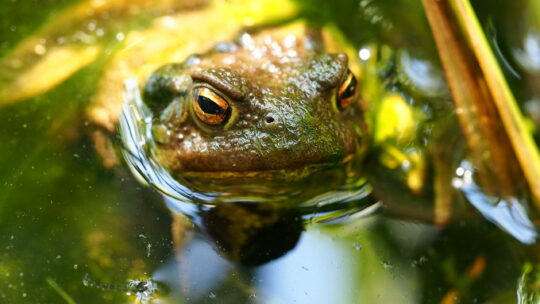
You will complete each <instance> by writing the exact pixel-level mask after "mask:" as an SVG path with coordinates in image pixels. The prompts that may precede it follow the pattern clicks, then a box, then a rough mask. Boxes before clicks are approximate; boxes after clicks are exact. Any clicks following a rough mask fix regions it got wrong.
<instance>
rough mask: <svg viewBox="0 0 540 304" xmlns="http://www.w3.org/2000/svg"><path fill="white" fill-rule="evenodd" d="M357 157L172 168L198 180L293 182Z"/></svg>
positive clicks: (352, 154) (337, 167) (343, 164)
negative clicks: (256, 166) (235, 167)
mask: <svg viewBox="0 0 540 304" xmlns="http://www.w3.org/2000/svg"><path fill="white" fill-rule="evenodd" d="M355 157H357V154H354V153H351V154H349V155H347V156H345V157H344V158H343V159H342V160H341V161H327V162H320V163H312V164H304V165H300V166H295V167H287V168H282V169H263V170H241V171H225V170H224V171H215V170H214V171H204V170H197V171H195V170H185V171H183V170H171V173H172V174H173V175H174V176H177V177H182V178H186V179H188V180H190V179H196V180H204V179H208V180H215V181H220V180H229V181H235V180H239V181H243V182H246V181H249V180H253V181H282V182H293V181H298V180H303V179H305V178H307V177H309V176H312V175H313V174H315V173H316V172H320V171H327V170H329V169H342V168H343V167H344V166H346V165H347V164H349V163H351V161H353V160H354V159H355Z"/></svg>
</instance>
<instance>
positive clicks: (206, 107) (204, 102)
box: [197, 95, 225, 115]
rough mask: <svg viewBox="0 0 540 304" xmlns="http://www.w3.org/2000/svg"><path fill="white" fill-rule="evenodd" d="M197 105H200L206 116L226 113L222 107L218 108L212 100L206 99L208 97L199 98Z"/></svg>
mask: <svg viewBox="0 0 540 304" xmlns="http://www.w3.org/2000/svg"><path fill="white" fill-rule="evenodd" d="M197 103H198V104H199V107H200V108H201V110H203V111H204V113H206V114H214V115H215V114H221V113H224V112H225V110H224V109H222V108H221V107H220V106H218V105H217V104H216V103H215V102H214V101H212V99H210V98H208V97H206V96H200V95H199V96H197Z"/></svg>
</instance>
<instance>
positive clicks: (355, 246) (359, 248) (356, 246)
mask: <svg viewBox="0 0 540 304" xmlns="http://www.w3.org/2000/svg"><path fill="white" fill-rule="evenodd" d="M353 248H354V250H356V251H360V250H362V245H360V244H358V243H354V244H353Z"/></svg>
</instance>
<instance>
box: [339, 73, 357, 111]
mask: <svg viewBox="0 0 540 304" xmlns="http://www.w3.org/2000/svg"><path fill="white" fill-rule="evenodd" d="M357 88H358V81H356V77H354V74H353V73H352V72H351V71H350V70H347V77H346V78H345V80H344V81H343V82H342V83H341V85H340V86H339V89H338V91H337V106H338V109H340V110H343V109H346V108H347V107H348V106H350V105H351V103H352V102H353V101H354V98H355V96H356V90H357Z"/></svg>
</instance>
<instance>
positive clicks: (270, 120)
mask: <svg viewBox="0 0 540 304" xmlns="http://www.w3.org/2000/svg"><path fill="white" fill-rule="evenodd" d="M274 121H275V119H274V117H272V116H267V117H266V123H269V124H271V123H273V122H274Z"/></svg>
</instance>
